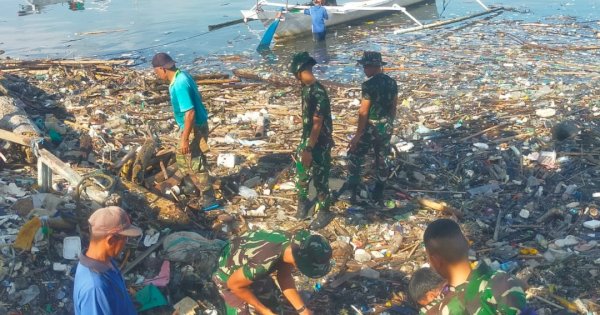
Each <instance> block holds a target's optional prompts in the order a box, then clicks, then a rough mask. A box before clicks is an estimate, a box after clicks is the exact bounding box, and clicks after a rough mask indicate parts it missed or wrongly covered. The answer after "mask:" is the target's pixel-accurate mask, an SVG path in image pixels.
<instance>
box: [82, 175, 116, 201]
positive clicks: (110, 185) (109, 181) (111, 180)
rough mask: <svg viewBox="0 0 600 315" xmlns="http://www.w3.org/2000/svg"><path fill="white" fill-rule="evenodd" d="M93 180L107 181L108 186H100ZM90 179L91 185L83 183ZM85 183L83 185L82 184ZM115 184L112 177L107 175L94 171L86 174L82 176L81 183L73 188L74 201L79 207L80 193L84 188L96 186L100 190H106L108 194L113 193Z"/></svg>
mask: <svg viewBox="0 0 600 315" xmlns="http://www.w3.org/2000/svg"><path fill="white" fill-rule="evenodd" d="M94 178H101V179H105V180H107V181H108V183H109V184H108V186H103V185H101V184H100V183H99V182H98V181H94V180H93V179H94ZM90 179H92V181H91V183H85V182H86V181H88V180H90ZM84 183H85V184H84ZM115 184H116V180H115V178H114V177H113V176H111V175H108V174H104V173H102V172H100V171H96V172H93V173H90V174H87V175H85V176H83V178H82V179H81V181H79V183H77V186H76V187H75V201H76V202H77V204H78V205H79V204H80V202H81V192H82V191H83V189H85V188H86V187H90V186H96V187H99V188H101V189H102V190H107V191H108V192H109V194H110V193H112V192H113V190H114V188H115Z"/></svg>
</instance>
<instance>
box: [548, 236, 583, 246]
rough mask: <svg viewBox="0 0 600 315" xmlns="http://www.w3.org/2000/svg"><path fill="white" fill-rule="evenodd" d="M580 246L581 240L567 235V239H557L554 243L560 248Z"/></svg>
mask: <svg viewBox="0 0 600 315" xmlns="http://www.w3.org/2000/svg"><path fill="white" fill-rule="evenodd" d="M577 244H579V240H578V239H577V238H576V237H575V236H573V235H567V237H565V238H563V239H557V240H556V241H554V245H556V246H558V247H567V246H573V245H577Z"/></svg>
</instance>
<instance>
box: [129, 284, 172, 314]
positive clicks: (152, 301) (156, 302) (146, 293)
mask: <svg viewBox="0 0 600 315" xmlns="http://www.w3.org/2000/svg"><path fill="white" fill-rule="evenodd" d="M135 299H136V300H137V301H138V302H139V303H140V304H141V305H142V306H141V307H140V308H139V309H138V312H143V311H145V310H149V309H152V308H155V307H159V306H164V305H167V304H168V303H167V299H166V298H165V296H164V295H163V294H162V293H161V292H160V290H159V289H158V288H157V287H155V286H153V285H148V286H145V287H144V288H143V289H141V290H139V291H138V292H137V293H136V295H135Z"/></svg>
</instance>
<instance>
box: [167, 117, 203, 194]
mask: <svg viewBox="0 0 600 315" xmlns="http://www.w3.org/2000/svg"><path fill="white" fill-rule="evenodd" d="M180 135H181V134H180ZM191 138H192V140H191V141H190V154H181V143H179V144H178V145H177V153H176V155H175V161H176V164H177V168H178V169H179V170H180V171H181V173H182V174H183V175H184V176H188V175H189V176H190V179H191V180H192V181H193V182H194V185H195V186H196V187H199V186H206V182H207V181H208V173H207V170H206V167H207V162H206V156H205V155H204V152H203V148H204V151H207V150H208V144H207V140H208V124H204V125H202V126H194V128H193V129H192V134H191Z"/></svg>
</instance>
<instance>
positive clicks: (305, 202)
mask: <svg viewBox="0 0 600 315" xmlns="http://www.w3.org/2000/svg"><path fill="white" fill-rule="evenodd" d="M311 206H312V203H311V202H310V200H309V199H298V206H297V208H296V219H298V220H304V219H306V218H308V212H309V211H310V208H311Z"/></svg>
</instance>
